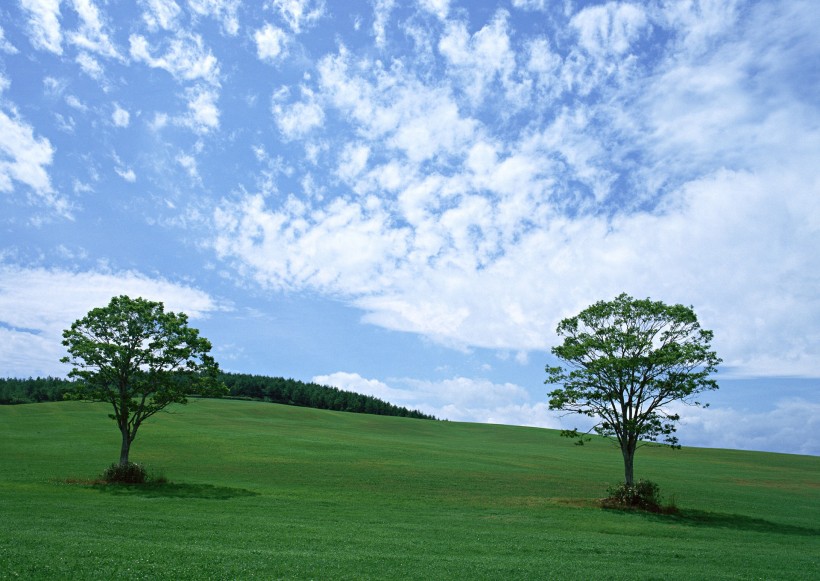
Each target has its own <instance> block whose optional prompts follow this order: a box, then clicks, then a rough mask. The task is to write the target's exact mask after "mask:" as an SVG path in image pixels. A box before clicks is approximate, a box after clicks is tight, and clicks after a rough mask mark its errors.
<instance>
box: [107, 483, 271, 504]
mask: <svg viewBox="0 0 820 581" xmlns="http://www.w3.org/2000/svg"><path fill="white" fill-rule="evenodd" d="M91 487H92V488H94V489H95V490H99V491H100V492H103V493H106V494H113V495H116V496H142V497H145V498H204V499H208V500H229V499H231V498H246V497H250V496H259V493H258V492H253V491H252V490H246V489H244V488H230V487H228V486H213V485H211V484H185V483H175V482H163V483H148V484H108V483H102V482H98V483H94V484H92V485H91Z"/></svg>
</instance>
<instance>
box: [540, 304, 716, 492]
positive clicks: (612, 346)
mask: <svg viewBox="0 0 820 581" xmlns="http://www.w3.org/2000/svg"><path fill="white" fill-rule="evenodd" d="M557 333H558V335H559V336H561V337H563V343H562V344H561V345H558V346H556V347H554V348H553V349H552V353H553V354H554V355H555V356H556V357H558V358H559V359H560V360H561V361H562V362H563V366H556V367H550V366H548V367H547V368H546V371H547V376H548V377H547V380H546V382H545V383H547V384H560V385H561V386H562V387H560V388H558V389H555V390H553V391H551V392H550V393H549V398H550V399H549V406H550V409H552V410H561V411H565V412H568V413H575V414H580V415H583V416H587V417H590V418H596V419H597V420H598V423H597V424H595V426H594V427H593V430H594V431H595V432H596V433H598V434H600V435H602V436H605V437H608V438H612V439H613V440H615V441H616V442H617V444H618V445H619V447H620V448H621V452H622V454H623V458H624V475H625V482H626V483H627V484H632V482H633V459H634V454H635V450H636V449H637V448H638V447H639V446H641V445H642V444H643V443H646V442H655V443H660V444H667V445H669V446H672V447H673V448H679V447H680V445H679V443H678V440H677V438H676V437H675V436H674V433H675V431H676V425H675V424H676V422H677V421H678V420H679V419H680V417H679V416H678V414H675V413H670V412H669V411H668V407H667V406H669V404H671V403H673V402H677V401H681V402H684V403H687V404H690V405H702V404H701V403H700V402H699V401H697V400H696V399H694V398H695V397H696V396H697V395H698V394H700V393H702V392H705V391H709V390H714V389H717V387H718V386H717V383H716V382H715V381H714V380H713V379H710V375H711V374H712V373H714V372H715V371H717V365H718V364H719V363H720V359H719V358H718V357H717V355H716V354H715V352H714V351H712V350H711V346H710V342H711V340H712V336H713V334H712V332H711V331H707V330H704V329H701V327H700V324H699V323H698V320H697V316H696V315H695V313H694V311H693V310H692V308H691V307H685V306H683V305H672V306H669V305H665V304H664V303H662V302H659V301H651V300H649V299H645V300H636V299H633V298H632V297H630V296H628V295H626V294H621V295H620V296H618V297H616V298H615V300H613V301H609V302H606V301H599V302H597V303H595V304H594V305H592V306H590V307H588V308H586V309H584V310H583V311H582V312H581V313H580V314H579V315H577V316H575V317H571V318H568V319H564V320H563V321H561V322H560V323H559V325H558V328H557ZM564 435H567V436H569V437H583V436H582V434H579V433H578V431H577V430H567V431H565V434H564Z"/></svg>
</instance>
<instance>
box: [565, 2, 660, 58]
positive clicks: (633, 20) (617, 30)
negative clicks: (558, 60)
mask: <svg viewBox="0 0 820 581" xmlns="http://www.w3.org/2000/svg"><path fill="white" fill-rule="evenodd" d="M647 24H648V19H647V17H646V14H645V13H644V11H643V9H642V8H640V7H639V6H636V5H634V4H626V3H621V2H608V3H607V4H605V5H603V6H590V7H587V8H584V9H583V10H581V11H580V12H579V13H578V14H576V15H575V16H573V18H572V20H570V26H572V27H573V28H574V29H575V30H576V31H577V32H578V36H579V39H578V43H579V45H580V47H581V48H583V49H584V50H586V51H588V52H590V53H592V54H596V55H600V54H612V55H623V54H624V53H625V52H627V51H628V50H629V49H630V47H631V45H632V42H633V41H634V40H635V39H637V38H638V35H639V34H640V33H641V31H642V30H643V29H644V28H645V27H646V26H647Z"/></svg>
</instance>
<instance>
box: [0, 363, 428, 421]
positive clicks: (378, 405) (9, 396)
mask: <svg viewBox="0 0 820 581" xmlns="http://www.w3.org/2000/svg"><path fill="white" fill-rule="evenodd" d="M220 379H221V380H222V381H223V382H224V383H225V385H227V386H228V390H229V391H230V395H229V396H228V397H231V398H236V399H251V400H258V401H267V402H272V403H281V404H286V405H295V406H302V407H312V408H318V409H323V410H336V411H342V412H354V413H360V414H376V415H380V416H401V417H405V418H417V419H424V420H434V419H436V418H435V417H433V416H430V415H427V414H424V413H422V412H420V411H417V410H409V409H407V408H404V407H399V406H395V405H393V404H391V403H388V402H386V401H382V400H380V399H378V398H375V397H372V396H369V395H361V394H358V393H354V392H352V391H344V390H341V389H338V388H335V387H328V386H326V385H319V384H318V383H305V382H303V381H298V380H296V379H285V378H284V377H268V376H264V375H248V374H244V373H221V374H220ZM70 386H71V381H69V380H67V379H60V378H57V377H37V378H28V379H13V378H0V405H14V404H23V403H35V402H44V401H60V400H62V399H63V394H64V393H65V392H66V391H68V389H69V387H70Z"/></svg>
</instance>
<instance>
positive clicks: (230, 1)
mask: <svg viewBox="0 0 820 581" xmlns="http://www.w3.org/2000/svg"><path fill="white" fill-rule="evenodd" d="M239 5H240V2H239V0H188V6H190V8H191V10H192V11H193V12H195V13H196V14H199V15H200V16H212V17H213V18H216V19H217V20H219V22H220V24H221V25H222V30H223V31H224V32H225V33H226V34H228V35H230V36H236V34H237V33H238V32H239V18H238V17H237V14H236V13H237V10H239Z"/></svg>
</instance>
